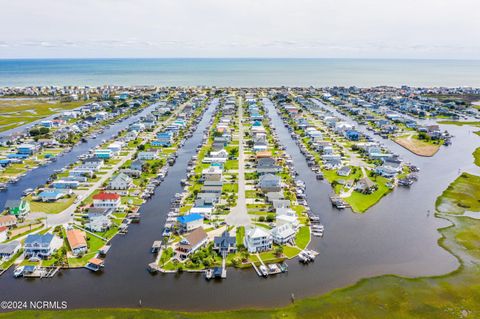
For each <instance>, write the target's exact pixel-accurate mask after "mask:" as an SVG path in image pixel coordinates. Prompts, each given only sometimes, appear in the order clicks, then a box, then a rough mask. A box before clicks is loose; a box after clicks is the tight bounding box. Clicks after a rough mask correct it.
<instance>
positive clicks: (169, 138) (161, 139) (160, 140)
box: [151, 131, 173, 146]
mask: <svg viewBox="0 0 480 319" xmlns="http://www.w3.org/2000/svg"><path fill="white" fill-rule="evenodd" d="M154 143H155V144H154ZM172 143H173V133H172V132H168V131H167V132H160V133H157V139H156V140H155V141H153V142H152V143H151V144H152V145H153V146H170V145H172Z"/></svg>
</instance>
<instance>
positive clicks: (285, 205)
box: [269, 193, 290, 210]
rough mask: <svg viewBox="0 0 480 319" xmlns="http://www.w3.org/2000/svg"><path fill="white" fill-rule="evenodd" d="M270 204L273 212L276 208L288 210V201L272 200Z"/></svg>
mask: <svg viewBox="0 0 480 319" xmlns="http://www.w3.org/2000/svg"><path fill="white" fill-rule="evenodd" d="M269 194H270V193H269ZM271 202H272V206H273V209H275V210H276V209H278V208H290V200H288V199H272V200H271Z"/></svg>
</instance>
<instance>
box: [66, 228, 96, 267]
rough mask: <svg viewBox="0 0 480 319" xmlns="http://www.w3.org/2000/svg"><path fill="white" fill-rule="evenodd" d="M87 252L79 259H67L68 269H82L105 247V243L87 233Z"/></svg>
mask: <svg viewBox="0 0 480 319" xmlns="http://www.w3.org/2000/svg"><path fill="white" fill-rule="evenodd" d="M87 244H88V252H87V253H86V254H85V255H83V256H82V257H81V258H68V265H69V266H70V267H83V266H85V265H86V264H87V262H88V261H89V260H90V259H92V258H93V257H95V255H96V254H97V252H98V250H99V249H100V248H102V247H103V246H104V245H105V242H104V241H103V240H101V239H100V238H98V237H95V236H93V235H92V234H89V233H87Z"/></svg>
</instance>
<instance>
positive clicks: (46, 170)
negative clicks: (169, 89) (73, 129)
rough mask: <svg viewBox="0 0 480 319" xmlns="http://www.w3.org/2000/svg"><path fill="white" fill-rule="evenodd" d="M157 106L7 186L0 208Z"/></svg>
mask: <svg viewBox="0 0 480 319" xmlns="http://www.w3.org/2000/svg"><path fill="white" fill-rule="evenodd" d="M156 106H157V104H156V103H154V104H152V105H149V106H147V107H146V108H145V109H143V110H142V111H141V112H139V113H138V114H135V115H133V116H130V117H127V118H126V119H124V120H123V121H121V122H119V123H115V124H112V125H111V126H110V127H108V128H105V129H104V131H103V133H101V134H97V138H96V139H88V140H87V142H86V143H81V142H79V143H78V144H76V145H74V146H73V148H72V150H71V151H70V152H67V153H64V154H63V155H62V156H58V157H57V160H56V161H55V162H51V163H48V164H46V165H44V166H39V167H37V168H35V169H33V170H31V171H29V172H27V175H25V176H24V177H22V178H21V179H20V180H19V181H18V182H17V183H15V184H8V189H7V190H6V191H4V192H0V208H3V207H4V205H5V202H6V201H7V200H9V199H19V198H20V197H21V196H22V193H23V191H24V190H25V189H27V188H36V187H39V186H42V185H44V184H45V183H46V182H47V180H48V178H49V177H50V175H52V173H53V172H54V171H55V170H57V169H61V168H63V167H65V166H67V165H69V164H71V163H74V162H76V161H77V160H78V156H79V155H81V154H85V153H87V152H88V151H89V150H91V149H93V148H94V147H96V146H97V145H100V144H101V143H102V140H109V139H111V138H112V137H113V136H115V134H117V133H118V132H119V131H121V130H123V129H125V128H127V127H128V126H129V125H130V124H131V123H133V122H135V121H137V120H138V119H139V118H140V117H142V116H145V115H147V114H149V113H150V112H151V111H153V110H154V109H155V107H156Z"/></svg>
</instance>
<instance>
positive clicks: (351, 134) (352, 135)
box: [343, 130, 360, 141]
mask: <svg viewBox="0 0 480 319" xmlns="http://www.w3.org/2000/svg"><path fill="white" fill-rule="evenodd" d="M343 135H344V136H345V137H346V138H347V139H349V140H350V141H358V140H359V139H360V133H358V132H357V131H354V130H347V131H345V133H343Z"/></svg>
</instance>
